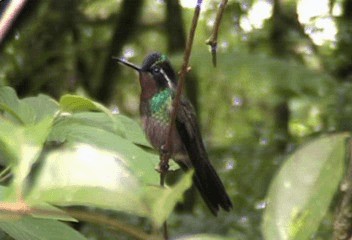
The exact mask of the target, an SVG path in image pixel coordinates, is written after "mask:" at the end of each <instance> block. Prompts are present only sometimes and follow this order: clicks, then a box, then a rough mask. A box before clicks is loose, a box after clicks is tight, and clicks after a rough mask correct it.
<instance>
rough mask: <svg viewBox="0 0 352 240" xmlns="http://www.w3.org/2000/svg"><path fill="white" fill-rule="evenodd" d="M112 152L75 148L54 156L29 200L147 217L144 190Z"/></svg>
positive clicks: (52, 155)
mask: <svg viewBox="0 0 352 240" xmlns="http://www.w3.org/2000/svg"><path fill="white" fill-rule="evenodd" d="M123 160H124V159H122V158H120V157H119V156H117V155H116V154H114V153H113V152H111V151H107V150H101V149H98V148H96V147H92V146H90V145H87V144H75V145H73V146H71V147H68V148H67V149H58V150H56V151H53V152H51V153H50V154H49V155H48V156H47V157H46V158H45V160H43V163H42V164H43V165H42V168H41V170H40V172H39V173H38V175H37V179H36V182H35V184H34V187H33V189H32V191H31V194H30V196H29V197H28V200H30V201H38V200H40V201H43V200H44V201H47V202H49V203H54V204H57V205H63V206H65V205H88V206H96V207H101V208H106V209H115V210H121V211H126V212H131V213H133V214H136V215H142V216H145V215H146V214H147V212H148V209H147V206H146V204H145V203H144V202H142V201H141V194H142V187H141V183H140V182H139V180H138V178H137V176H135V175H133V172H131V169H129V168H128V166H127V164H128V163H125V162H124V161H123Z"/></svg>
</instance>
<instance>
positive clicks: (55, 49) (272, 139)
mask: <svg viewBox="0 0 352 240" xmlns="http://www.w3.org/2000/svg"><path fill="white" fill-rule="evenodd" d="M195 2H196V1H186V0H185V1H180V2H179V1H176V0H156V1H154V0H146V1H131V0H124V1H122V0H103V1H92V0H82V1H70V0H61V1H43V0H38V1H35V2H30V3H29V2H28V3H27V5H26V6H25V8H24V10H23V12H22V13H21V14H20V16H19V18H18V19H17V20H16V22H15V23H14V25H13V27H12V29H11V31H10V32H9V34H8V35H7V37H6V39H5V40H4V41H3V42H2V43H1V45H0V84H1V85H9V86H11V87H13V88H15V90H16V92H17V94H18V95H19V96H20V97H25V96H32V95H36V94H39V93H44V94H48V95H50V96H53V97H54V98H57V99H58V98H59V97H60V96H62V95H63V94H65V93H74V94H79V95H83V96H87V97H90V98H92V99H94V100H96V101H98V102H101V103H103V104H104V105H106V106H108V107H109V108H110V109H112V110H114V111H119V112H120V113H121V114H124V115H127V116H130V117H133V118H135V119H138V117H139V116H138V115H139V113H138V104H139V92H140V87H139V83H138V80H137V79H138V78H137V75H136V73H135V72H133V71H131V70H130V69H128V68H123V67H122V66H120V65H118V64H117V63H116V61H114V60H112V58H111V57H112V56H120V57H121V56H123V57H126V58H127V59H128V60H129V61H131V62H134V63H136V64H141V61H142V60H143V58H144V57H145V56H146V55H147V54H148V53H150V52H153V51H159V52H163V53H166V54H167V55H168V56H169V58H170V60H171V61H172V63H173V64H174V67H175V69H177V70H179V69H180V65H181V63H182V54H183V50H184V46H185V41H186V37H187V33H188V29H189V27H190V23H191V19H192V16H193V11H194V10H193V8H190V6H193V5H195ZM219 2H220V1H205V2H204V3H203V5H202V12H201V15H200V21H199V25H198V28H197V31H196V37H195V42H194V47H193V50H192V55H191V61H190V66H191V67H192V71H191V72H190V73H189V74H188V75H187V79H186V92H187V93H188V96H189V97H190V99H191V100H192V102H193V103H194V105H195V106H196V109H197V112H198V115H199V119H200V123H201V128H202V132H203V137H204V141H205V142H206V145H207V148H208V151H209V154H210V158H211V160H212V162H213V163H214V165H215V166H216V169H217V170H218V173H219V174H220V176H221V178H222V179H223V181H224V182H225V185H226V188H227V190H228V192H229V194H230V196H231V198H232V201H233V204H234V209H233V211H232V212H231V213H230V214H226V213H224V214H221V215H220V216H218V217H217V218H214V217H213V216H211V214H210V212H209V211H208V210H207V209H206V207H205V206H204V204H203V203H202V201H201V199H200V198H199V196H198V195H197V194H196V193H195V192H191V193H190V194H189V195H190V196H191V197H190V199H192V198H193V197H192V196H195V197H196V200H195V201H186V202H185V204H184V206H183V207H180V209H183V210H179V211H178V212H177V213H175V214H173V215H172V216H171V219H170V220H169V230H170V233H171V235H182V234H183V233H218V234H221V235H231V236H237V237H238V239H262V237H261V233H260V223H261V217H262V213H263V209H264V208H265V207H266V202H265V196H266V193H267V190H268V186H269V184H270V181H271V179H272V178H273V176H274V174H275V172H276V171H277V170H278V168H279V167H280V164H281V163H282V160H283V158H284V157H285V156H287V155H288V154H289V153H291V152H292V151H294V150H295V149H296V148H297V147H298V146H299V145H300V144H301V143H303V142H304V141H306V140H308V139H311V138H312V137H314V136H318V135H323V134H325V133H328V132H340V131H345V130H348V131H349V130H351V128H352V125H351V124H352V121H351V118H352V114H351V113H352V105H351V104H350V102H351V101H350V100H352V99H351V98H352V96H351V94H349V93H350V90H352V85H351V80H352V61H351V59H352V27H351V22H352V15H351V12H352V1H351V0H324V1H309V0H301V1H292V0H283V1H280V0H273V1H264V0H247V1H234V0H233V1H229V3H228V5H227V8H226V10H225V13H224V16H223V19H222V22H221V27H220V34H219V39H218V54H217V58H218V64H217V67H216V68H214V67H213V66H212V63H211V54H210V51H209V48H208V46H206V45H205V41H206V40H207V39H208V38H209V36H210V33H211V31H212V26H213V24H214V20H215V16H216V11H217V6H218V4H219ZM5 4H6V1H2V2H0V7H5ZM125 218H126V219H128V221H130V222H132V223H134V224H136V225H138V226H141V227H142V228H148V224H147V223H146V222H145V221H143V219H139V218H134V217H131V216H125ZM330 221H331V216H330V217H329V216H327V217H326V221H325V222H323V223H325V224H326V226H328V225H329V224H331V222H330ZM76 228H77V229H78V230H80V231H81V232H82V233H84V234H85V235H86V236H89V237H90V238H89V239H102V238H103V239H115V238H116V239H128V237H126V238H124V237H121V236H119V237H117V236H116V234H115V233H112V232H110V231H109V230H108V229H105V228H102V227H101V226H93V225H91V224H86V223H81V224H79V225H77V226H76ZM326 228H329V227H326ZM326 228H325V227H324V224H323V225H322V226H321V227H320V230H319V232H318V233H317V235H316V236H315V239H326V238H327V236H330V235H329V233H327V231H326ZM0 234H1V233H0Z"/></svg>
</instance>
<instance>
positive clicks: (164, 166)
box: [159, 0, 202, 186]
mask: <svg viewBox="0 0 352 240" xmlns="http://www.w3.org/2000/svg"><path fill="white" fill-rule="evenodd" d="M201 5H202V0H198V1H197V5H196V7H195V10H194V15H193V20H192V26H191V29H190V32H189V37H188V40H187V44H186V49H185V54H184V57H183V64H182V68H181V72H180V73H179V76H180V77H179V82H178V86H177V91H176V95H175V98H174V100H173V103H172V106H173V107H172V112H171V120H170V121H171V122H170V127H169V131H168V137H167V140H166V143H165V147H164V150H165V154H162V155H161V157H160V158H161V159H160V164H159V167H160V184H161V185H162V186H163V185H164V180H165V175H166V173H167V171H168V169H169V159H170V156H171V153H172V134H173V128H174V126H175V120H176V115H177V110H178V107H179V102H180V99H181V94H182V90H183V85H184V81H185V76H186V73H187V72H188V71H189V67H188V63H189V59H190V56H191V51H192V45H193V40H194V36H195V32H196V28H197V24H198V18H199V13H200V8H201Z"/></svg>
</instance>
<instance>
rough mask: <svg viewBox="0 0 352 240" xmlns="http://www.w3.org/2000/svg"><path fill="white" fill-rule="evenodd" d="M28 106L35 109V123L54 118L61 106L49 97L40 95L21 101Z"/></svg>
mask: <svg viewBox="0 0 352 240" xmlns="http://www.w3.org/2000/svg"><path fill="white" fill-rule="evenodd" d="M21 101H22V102H23V103H25V104H26V105H27V106H29V107H31V108H32V109H33V112H34V114H35V119H34V121H35V122H40V121H41V120H43V119H44V118H47V117H51V118H54V116H55V114H56V112H58V110H59V104H58V103H57V102H56V101H55V100H54V99H52V98H50V97H49V96H46V95H43V94H39V95H38V96H36V97H28V98H24V99H22V100H21Z"/></svg>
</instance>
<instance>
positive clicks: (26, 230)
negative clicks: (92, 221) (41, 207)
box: [0, 217, 86, 240]
mask: <svg viewBox="0 0 352 240" xmlns="http://www.w3.org/2000/svg"><path fill="white" fill-rule="evenodd" d="M0 228H1V229H2V230H3V231H5V232H6V233H7V234H9V235H10V236H11V237H13V238H14V239H15V240H86V238H85V237H84V236H83V235H81V234H80V233H79V232H77V231H76V230H74V229H73V228H70V227H69V226H67V225H66V224H64V223H61V222H58V221H56V220H50V219H36V218H33V217H24V218H21V219H17V220H13V221H0Z"/></svg>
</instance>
